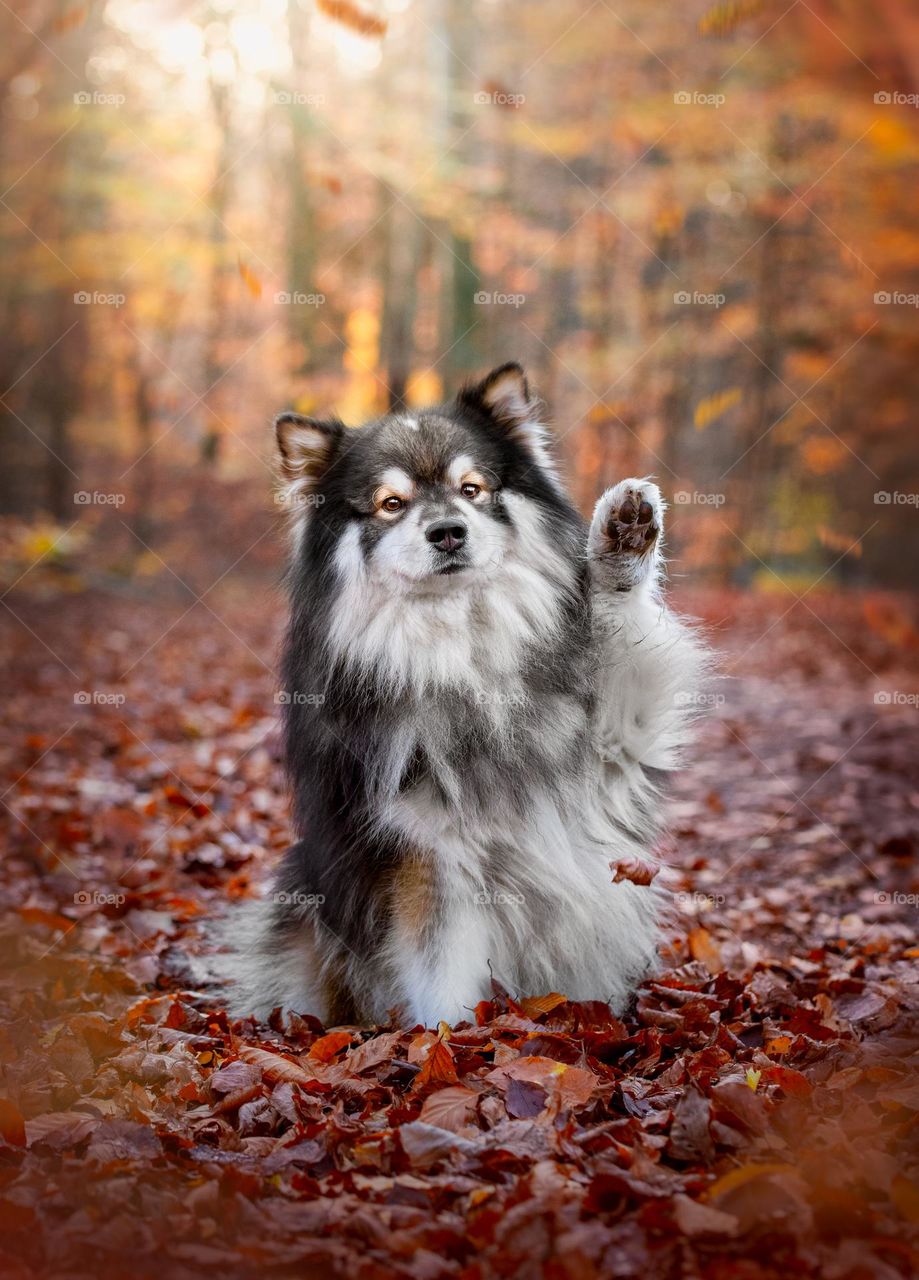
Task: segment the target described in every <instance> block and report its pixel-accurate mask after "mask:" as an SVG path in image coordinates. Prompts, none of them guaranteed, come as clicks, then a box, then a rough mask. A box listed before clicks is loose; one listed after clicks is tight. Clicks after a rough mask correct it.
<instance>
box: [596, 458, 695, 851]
mask: <svg viewBox="0 0 919 1280" xmlns="http://www.w3.org/2000/svg"><path fill="white" fill-rule="evenodd" d="M664 510H665V504H664V502H663V500H662V498H661V495H660V490H659V489H658V487H657V485H656V484H653V483H652V482H651V481H650V480H647V479H644V480H635V479H630V480H623V481H621V482H620V483H619V484H617V485H615V486H614V487H613V488H611V489H607V491H606V493H604V494H603V496H602V497H601V498H600V500H599V501H598V503H597V505H596V508H595V510H594V515H593V520H592V522H591V526H590V532H589V535H588V543H587V552H588V560H589V565H590V581H591V608H592V616H593V627H594V638H595V642H596V646H597V657H598V662H599V667H600V670H599V679H598V713H597V724H596V729H597V733H596V741H597V750H598V752H599V754H600V757H601V775H602V777H603V781H604V789H605V791H606V795H607V799H608V801H609V802H611V803H612V805H613V807H614V808H615V810H616V817H617V819H618V820H619V821H623V820H625V821H626V822H627V825H628V826H629V827H630V828H634V827H636V826H638V827H639V828H641V829H643V830H645V831H647V832H648V833H649V834H653V833H654V830H655V829H656V826H657V822H656V815H657V812H658V810H659V806H657V805H656V804H655V803H654V801H653V791H654V782H655V780H656V777H657V772H658V771H660V770H669V769H673V768H674V767H675V766H676V765H677V764H678V763H679V762H680V756H681V750H682V748H683V746H684V745H685V743H686V742H687V741H688V739H689V737H690V733H691V727H692V720H693V717H694V714H695V713H696V712H697V711H698V709H699V705H700V702H701V701H702V696H701V690H702V687H703V678H704V669H705V649H704V645H703V644H702V643H701V642H700V640H699V639H698V638H697V636H696V635H695V634H694V633H693V632H692V631H691V630H690V629H689V627H687V626H686V624H685V623H684V622H682V621H681V620H680V619H679V618H677V617H676V616H675V615H674V614H673V613H671V611H670V610H669V609H668V608H667V606H666V604H665V603H664V601H663V598H662V595H661V587H660V577H661V571H662V564H663V561H662V555H661V543H662V539H663V524H664Z"/></svg>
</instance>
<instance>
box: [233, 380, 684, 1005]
mask: <svg viewBox="0 0 919 1280" xmlns="http://www.w3.org/2000/svg"><path fill="white" fill-rule="evenodd" d="M275 429H276V434H277V444H278V449H279V455H280V464H281V470H282V473H283V481H284V485H285V497H286V502H287V505H288V506H289V507H290V508H291V509H292V510H293V511H294V536H293V553H292V558H291V567H290V596H291V612H290V624H289V629H288V633H287V640H286V646H285V652H284V659H283V683H284V692H283V693H282V694H281V695H279V697H280V700H281V701H282V702H283V704H284V742H285V754H286V763H287V769H288V773H289V777H290V783H291V787H292V792H293V817H294V824H295V828H296V833H297V835H298V836H299V839H298V841H297V843H295V844H294V845H293V846H292V847H291V848H290V849H289V850H288V851H287V853H286V854H285V855H284V858H283V860H282V863H281V866H280V869H279V871H278V873H277V876H276V879H275V882H274V887H273V890H272V893H271V894H270V896H269V897H268V898H267V899H266V900H265V901H264V902H262V903H260V904H259V905H258V907H257V909H256V912H255V915H254V918H253V919H252V920H251V921H250V922H249V923H248V925H247V926H246V927H245V928H243V927H242V925H241V924H240V926H239V929H238V930H237V929H234V932H241V933H242V934H243V935H244V936H243V937H242V938H241V940H240V941H238V942H237V943H236V958H235V962H234V966H233V978H234V982H233V989H232V994H231V999H230V1001H229V1004H230V1008H231V1009H232V1010H233V1011H234V1012H235V1013H236V1014H239V1015H255V1016H257V1017H259V1018H261V1019H267V1018H268V1017H269V1015H270V1014H271V1012H272V1011H273V1010H274V1009H275V1008H276V1007H278V1006H280V1007H282V1008H284V1009H291V1010H295V1011H298V1012H300V1013H310V1014H314V1015H315V1016H316V1017H318V1018H319V1019H320V1020H321V1021H322V1022H323V1023H325V1024H326V1025H335V1024H359V1023H363V1024H376V1023H380V1022H383V1021H385V1020H386V1019H387V1017H388V1016H389V1015H391V1014H392V1013H393V1011H398V1015H399V1016H401V1017H403V1018H407V1019H408V1021H409V1022H410V1023H412V1024H419V1023H420V1024H424V1025H425V1026H434V1025H436V1024H437V1023H438V1022H440V1021H446V1022H448V1023H450V1024H454V1023H456V1022H458V1021H461V1020H462V1019H463V1018H467V1017H469V1016H470V1011H471V1009H472V1008H473V1007H474V1006H475V1004H476V1002H477V1001H479V1000H481V999H483V998H488V997H489V995H490V993H491V979H492V976H493V975H497V976H498V977H499V978H500V979H501V981H502V982H503V983H504V984H505V986H506V987H507V988H508V989H509V990H513V991H517V992H520V993H526V992H529V993H538V992H546V991H550V990H551V991H558V992H562V993H564V994H565V995H567V996H568V997H569V998H571V999H602V1000H607V1001H608V1002H609V1003H610V1005H611V1007H612V1008H613V1010H614V1011H616V1012H621V1011H622V1010H623V1009H624V1008H625V1007H626V1006H627V1004H628V1002H629V1000H630V999H631V997H632V996H633V993H634V991H635V989H636V987H637V985H638V984H639V983H640V982H641V981H642V979H644V978H645V977H646V976H647V975H648V973H649V972H650V971H651V969H652V967H653V965H654V962H655V956H656V952H657V944H658V933H659V929H660V923H659V922H660V918H661V907H662V894H661V893H660V892H659V891H658V890H657V888H656V887H655V886H654V885H653V884H652V883H651V880H652V875H653V871H654V854H653V849H654V845H655V842H656V840H657V839H658V837H659V835H660V833H661V830H662V825H663V817H664V803H663V791H662V783H663V780H664V779H665V777H666V775H667V774H668V773H669V772H670V771H671V770H673V769H674V768H675V767H676V766H677V765H678V764H679V763H680V761H681V758H682V754H683V750H684V748H685V746H686V745H687V743H688V742H689V740H690V739H691V736H692V726H693V719H694V708H695V706H696V705H697V703H698V701H699V699H698V698H697V691H698V690H699V689H700V688H701V685H702V681H703V679H704V673H705V664H706V650H705V646H704V643H703V642H702V640H701V639H700V637H699V636H698V635H697V634H696V633H695V631H694V630H693V629H692V628H691V627H690V626H688V625H687V624H686V623H685V622H684V621H682V620H681V619H679V618H678V617H677V616H675V615H674V614H673V613H672V612H671V611H670V610H669V609H668V608H667V606H666V605H665V604H664V602H663V599H662V596H661V570H662V564H663V561H662V554H661V553H662V545H661V544H662V536H663V517H664V506H665V504H664V503H663V501H662V499H661V495H660V492H659V490H658V488H657V486H656V485H655V484H653V483H652V482H651V481H650V480H649V479H627V480H623V481H621V482H620V483H619V484H616V485H615V486H614V487H613V488H611V489H608V490H607V491H606V492H605V493H604V494H603V496H602V497H601V498H600V499H599V501H598V502H597V505H596V509H595V511H594V513H593V519H592V521H591V522H590V524H589V526H588V525H587V524H586V523H585V521H584V520H583V519H582V517H581V516H580V515H579V514H578V512H577V511H576V510H575V508H574V506H573V505H572V503H571V501H570V500H569V498H568V496H567V495H566V492H565V489H564V486H563V484H562V481H561V479H560V476H559V472H558V470H557V467H556V464H555V462H554V460H553V455H552V448H551V442H550V439H549V436H548V434H547V432H546V429H545V428H544V426H543V425H542V423H541V420H540V413H539V406H538V403H537V401H535V400H534V398H533V397H532V395H531V392H530V388H529V385H528V382H527V378H526V376H525V374H524V371H523V369H522V368H521V367H520V365H518V364H515V363H511V364H505V365H502V366H501V367H500V368H497V369H495V370H493V372H491V373H490V374H488V376H487V377H485V378H484V379H482V380H481V381H479V382H477V383H475V384H471V385H467V386H466V387H464V388H463V389H462V390H461V391H460V392H459V394H458V395H457V397H456V399H455V400H454V401H452V402H451V403H448V404H446V405H442V406H440V407H437V408H431V409H425V410H421V411H415V410H412V411H406V412H401V413H392V414H389V415H387V416H385V417H382V418H379V419H378V420H376V421H373V422H371V423H369V424H367V425H366V426H364V427H362V428H360V429H352V428H348V427H345V426H344V425H343V424H342V423H341V422H339V421H337V420H329V421H321V420H317V419H314V418H308V417H304V416H301V415H300V414H297V413H282V414H281V415H280V416H279V417H278V418H277V420H276V424H275ZM611 863H612V864H614V865H618V866H623V865H629V866H631V867H632V868H633V871H632V872H631V873H629V874H626V875H625V876H617V877H616V879H615V882H614V875H613V871H612V870H611ZM636 867H637V868H639V874H635V873H634V868H636Z"/></svg>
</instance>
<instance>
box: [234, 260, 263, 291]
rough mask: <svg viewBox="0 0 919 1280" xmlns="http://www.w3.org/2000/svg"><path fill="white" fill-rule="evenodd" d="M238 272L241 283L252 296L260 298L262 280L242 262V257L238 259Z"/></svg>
mask: <svg viewBox="0 0 919 1280" xmlns="http://www.w3.org/2000/svg"><path fill="white" fill-rule="evenodd" d="M239 274H240V276H241V277H242V281H243V284H244V285H245V286H246V288H247V289H248V290H249V292H250V293H251V294H252V296H253V298H260V297H261V296H262V282H261V280H260V279H259V278H258V276H257V275H256V274H255V272H254V271H253V270H252V268H251V267H249V266H247V265H246V263H245V262H243V260H242V258H240V259H239Z"/></svg>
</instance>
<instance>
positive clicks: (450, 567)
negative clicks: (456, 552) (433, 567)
mask: <svg viewBox="0 0 919 1280" xmlns="http://www.w3.org/2000/svg"><path fill="white" fill-rule="evenodd" d="M468 568H469V566H468V564H464V563H458V562H457V561H456V560H451V561H450V563H449V564H445V565H443V566H442V567H441V568H440V569H438V570H437V573H438V576H439V577H441V578H446V577H448V576H449V575H450V574H451V573H462V572H463V570H464V569H468Z"/></svg>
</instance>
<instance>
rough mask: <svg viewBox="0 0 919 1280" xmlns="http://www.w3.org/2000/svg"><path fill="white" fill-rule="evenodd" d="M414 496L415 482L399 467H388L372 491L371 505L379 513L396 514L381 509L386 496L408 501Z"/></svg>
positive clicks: (396, 513)
mask: <svg viewBox="0 0 919 1280" xmlns="http://www.w3.org/2000/svg"><path fill="white" fill-rule="evenodd" d="M414 496H415V482H414V481H413V480H412V477H411V476H410V475H408V474H407V472H405V471H403V470H402V468H401V467H389V468H388V470H386V471H384V472H383V474H382V475H381V476H380V483H379V484H378V485H377V487H376V488H375V489H374V491H373V505H374V507H375V508H376V511H377V512H378V513H379V514H380V515H384V516H389V515H398V514H399V512H397V511H383V510H382V506H383V503H384V502H385V501H386V499H387V498H401V499H402V501H403V502H410V501H411V500H412V498H413V497H414Z"/></svg>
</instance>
